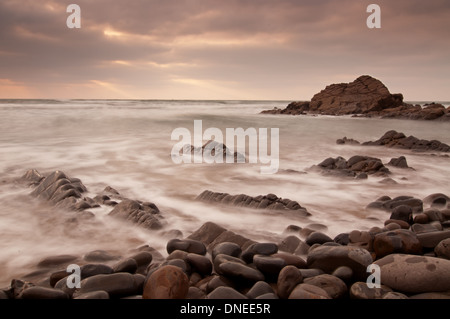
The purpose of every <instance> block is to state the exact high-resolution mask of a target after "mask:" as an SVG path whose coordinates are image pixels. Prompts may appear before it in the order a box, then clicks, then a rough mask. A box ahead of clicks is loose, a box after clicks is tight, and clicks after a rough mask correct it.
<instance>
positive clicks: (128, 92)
mask: <svg viewBox="0 0 450 319" xmlns="http://www.w3.org/2000/svg"><path fill="white" fill-rule="evenodd" d="M72 2H73V1H66V0H64V1H57V0H45V1H39V2H38V1H32V0H23V1H18V0H4V1H2V2H1V3H0V39H2V41H0V57H1V59H0V68H1V69H2V75H1V76H2V78H4V79H8V80H10V81H13V82H17V83H22V85H23V87H27V88H29V91H28V92H40V93H39V94H44V92H45V94H48V95H51V96H48V97H65V98H71V97H75V95H76V97H77V98H79V97H80V96H81V97H83V94H84V97H86V98H91V97H111V98H123V97H125V96H129V97H135V98H186V97H189V98H207V97H208V98H211V97H212V96H214V98H223V99H226V98H239V96H240V98H242V99H245V98H252V99H256V98H260V99H270V98H273V99H308V98H311V97H312V95H313V94H315V93H316V92H318V91H319V90H321V89H323V87H324V86H325V85H327V84H330V83H332V82H347V81H352V80H353V79H354V78H356V77H357V76H359V75H361V74H371V75H373V76H375V77H377V78H379V79H380V80H382V81H383V82H385V83H386V85H387V86H388V87H389V88H391V90H392V91H394V92H403V93H404V94H405V98H408V97H409V96H410V97H411V98H410V99H415V98H417V99H419V96H420V92H424V94H427V96H423V97H421V98H420V99H433V98H435V97H437V98H441V99H450V97H449V96H448V95H447V94H448V92H447V89H446V88H448V87H449V84H450V83H449V80H448V76H447V74H449V71H450V65H449V64H448V57H449V56H448V52H449V50H450V42H449V41H447V40H448V38H449V35H450V31H449V30H450V3H449V2H448V1H445V0H431V1H427V2H423V1H418V0H400V1H395V2H393V1H387V0H378V1H377V3H378V4H379V5H380V7H381V8H382V28H381V29H379V30H369V29H368V28H367V27H366V25H365V23H366V18H367V16H368V14H367V13H366V7H367V5H368V4H370V3H372V2H371V1H366V0H361V1H353V0H352V1H350V0H341V1H328V0H322V1H313V0H306V1H299V0H259V1H250V0H229V1H218V0H209V1H205V0H201V1H200V0H177V1H175V0H166V1H159V0H158V1H156V0H133V1H127V2H123V1H111V0H96V1H87V0H78V1H76V3H77V4H78V5H79V6H80V7H81V17H82V28H81V29H68V28H67V27H66V18H67V16H68V13H66V7H67V5H69V4H70V3H72ZM100 83H103V84H106V83H107V84H108V85H100ZM426 83H433V86H432V87H431V88H426V86H427V84H426ZM75 88H79V89H83V91H82V92H79V91H78V90H77V89H75ZM239 90H240V91H241V93H240V94H239ZM420 90H422V91H420ZM30 94H31V93H30ZM183 94H184V95H183ZM3 95H4V94H3ZM428 95H430V96H428ZM446 96H447V97H446Z"/></svg>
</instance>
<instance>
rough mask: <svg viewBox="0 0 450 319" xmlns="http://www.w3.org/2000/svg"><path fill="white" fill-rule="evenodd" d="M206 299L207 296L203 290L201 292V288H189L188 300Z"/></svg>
mask: <svg viewBox="0 0 450 319" xmlns="http://www.w3.org/2000/svg"><path fill="white" fill-rule="evenodd" d="M205 298H206V294H205V292H204V291H203V290H201V289H200V288H197V287H193V286H191V287H189V290H188V293H187V296H186V299H190V300H200V299H205Z"/></svg>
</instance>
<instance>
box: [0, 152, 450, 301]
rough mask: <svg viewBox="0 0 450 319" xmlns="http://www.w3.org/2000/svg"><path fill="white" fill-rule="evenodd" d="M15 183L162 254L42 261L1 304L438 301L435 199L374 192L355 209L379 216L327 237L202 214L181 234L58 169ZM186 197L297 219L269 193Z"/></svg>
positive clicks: (440, 259)
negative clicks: (377, 283)
mask: <svg viewBox="0 0 450 319" xmlns="http://www.w3.org/2000/svg"><path fill="white" fill-rule="evenodd" d="M397 160H398V159H397ZM344 161H345V165H344ZM328 162H329V163H328ZM328 162H327V163H328V164H329V165H328V164H327V165H325V164H324V163H323V165H322V166H323V167H325V168H330V167H332V166H333V165H334V166H336V165H341V164H342V167H344V166H345V169H349V168H352V167H353V168H354V167H355V166H358V167H359V168H364V167H365V168H367V167H372V168H376V167H378V169H377V170H375V172H378V173H380V170H381V173H384V174H385V173H387V171H386V170H385V169H382V168H383V167H384V168H386V167H385V166H384V165H383V164H382V165H383V166H380V165H379V162H378V161H377V160H376V159H372V158H366V157H363V156H360V157H358V158H353V159H349V160H348V161H347V160H345V159H342V160H340V161H337V162H338V164H336V160H334V159H333V161H331V160H328ZM331 162H333V163H331ZM349 162H350V163H349ZM397 162H398V163H400V164H399V165H402V163H403V160H402V159H400V160H399V161H397ZM361 163H363V164H361ZM330 165H331V166H330ZM358 172H359V171H358ZM361 172H364V171H363V170H361ZM371 172H372V170H366V172H364V173H371ZM18 182H19V183H21V185H23V186H24V187H31V188H33V190H32V191H31V194H30V196H34V197H36V198H38V199H39V200H42V201H43V202H47V203H48V204H49V205H51V206H55V207H58V208H62V209H67V210H70V211H72V212H74V213H75V217H74V219H76V221H77V222H78V223H81V224H82V223H84V222H88V221H89V220H92V219H95V215H94V214H92V213H90V212H89V209H91V208H95V207H99V206H101V207H107V208H108V209H110V213H109V214H108V216H109V217H111V218H119V219H120V220H123V221H124V222H127V223H134V224H136V225H137V226H138V227H142V228H144V229H147V230H148V231H150V232H158V231H166V235H167V236H169V239H168V241H167V244H166V251H165V252H160V251H157V250H156V249H154V248H152V247H151V246H149V245H144V246H140V247H136V248H135V249H132V250H129V251H124V252H122V253H121V254H117V253H113V252H109V251H103V250H94V251H86V253H85V254H84V255H57V256H48V257H46V258H44V259H42V260H40V261H39V262H37V264H36V267H35V271H34V272H32V273H30V274H29V275H27V276H24V277H23V278H14V279H12V281H11V284H10V286H9V287H5V288H3V289H0V298H1V299H117V298H126V299H450V277H449V276H448V274H449V273H450V198H449V196H448V195H447V194H441V193H434V194H429V195H428V196H426V197H424V198H413V197H410V196H398V197H395V198H391V197H389V196H388V194H387V195H386V196H383V197H381V198H378V199H374V201H373V202H372V203H368V205H367V207H366V209H367V210H381V211H384V212H386V214H387V216H389V218H387V219H386V220H385V222H384V223H382V224H380V225H379V226H378V227H373V228H371V229H370V230H368V231H363V230H357V229H349V230H348V232H345V233H341V234H339V235H337V236H335V237H334V238H331V237H330V236H329V235H328V234H327V230H328V227H327V225H324V224H310V225H308V226H305V227H299V226H297V225H287V226H286V229H285V231H284V233H283V236H282V237H283V239H282V240H279V241H276V242H258V241H255V240H253V239H252V238H247V237H246V236H244V235H242V234H239V233H236V232H234V231H232V230H230V229H226V228H224V227H222V226H221V225H218V224H216V223H213V222H208V221H206V222H205V223H204V224H203V225H202V226H201V227H199V228H198V229H197V230H195V231H194V232H192V233H191V234H189V235H188V236H184V235H183V234H182V233H181V232H179V231H178V232H177V231H176V230H169V229H168V225H167V222H166V221H165V218H164V216H165V214H166V213H165V212H163V211H160V210H159V208H158V207H157V206H156V205H155V204H154V203H151V202H143V201H139V200H134V199H129V198H124V197H122V196H121V195H120V193H119V192H118V191H116V190H115V189H113V188H111V187H107V188H105V190H104V191H103V192H102V193H101V194H98V195H97V196H95V197H93V198H89V197H87V196H85V195H86V191H87V187H86V186H85V185H84V184H83V183H82V181H81V180H79V179H77V178H71V177H69V176H67V175H66V174H65V173H63V172H61V171H56V172H53V173H50V174H48V175H47V176H43V175H41V174H40V173H39V172H38V171H36V170H30V171H28V172H26V174H25V175H24V176H22V177H21V178H19V179H18ZM196 200H198V201H202V202H206V203H205V204H207V205H228V206H231V207H236V208H238V207H248V209H256V210H261V211H267V210H270V211H272V212H273V213H280V214H282V213H283V212H284V211H292V212H296V213H299V214H301V215H304V216H306V217H307V216H308V215H309V213H308V211H307V209H306V208H304V207H302V206H301V205H300V204H299V203H297V202H296V201H292V200H290V199H283V198H279V197H278V196H276V195H274V194H268V195H261V196H257V197H251V196H247V195H245V194H239V195H230V194H225V193H216V192H211V191H204V192H203V193H202V194H199V196H198V197H197V199H196ZM165 254H167V257H164V255H165ZM71 264H77V265H79V266H80V267H81V268H80V280H81V282H80V286H79V287H78V288H77V287H74V288H71V287H69V286H70V282H71V280H72V279H71V278H73V277H70V276H71V272H68V271H67V266H68V265H71ZM371 265H377V266H379V267H380V274H381V287H379V288H376V287H375V288H370V287H369V286H368V285H367V282H366V281H367V279H368V277H369V275H370V273H369V272H368V267H369V266H371ZM68 285H69V286H68Z"/></svg>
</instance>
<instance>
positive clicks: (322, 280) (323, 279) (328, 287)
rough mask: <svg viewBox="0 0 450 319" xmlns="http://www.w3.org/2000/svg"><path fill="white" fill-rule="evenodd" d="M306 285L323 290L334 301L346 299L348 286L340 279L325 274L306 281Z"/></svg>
mask: <svg viewBox="0 0 450 319" xmlns="http://www.w3.org/2000/svg"><path fill="white" fill-rule="evenodd" d="M304 283H305V284H310V285H314V286H317V287H319V288H322V289H323V290H325V291H326V292H327V294H328V295H329V296H330V297H331V298H332V299H340V298H344V297H346V295H347V291H348V289H347V285H346V284H345V282H344V281H342V280H341V279H339V278H338V277H335V276H332V275H328V274H323V275H319V276H315V277H311V278H306V279H305V280H304Z"/></svg>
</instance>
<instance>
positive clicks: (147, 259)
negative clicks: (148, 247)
mask: <svg viewBox="0 0 450 319" xmlns="http://www.w3.org/2000/svg"><path fill="white" fill-rule="evenodd" d="M130 258H132V259H134V260H135V261H136V264H137V266H138V268H139V267H147V266H148V265H149V264H150V263H151V262H152V260H153V255H152V254H151V253H150V252H148V251H141V252H139V253H136V254H134V255H132V256H131V257H130Z"/></svg>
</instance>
